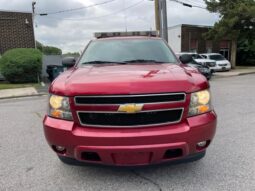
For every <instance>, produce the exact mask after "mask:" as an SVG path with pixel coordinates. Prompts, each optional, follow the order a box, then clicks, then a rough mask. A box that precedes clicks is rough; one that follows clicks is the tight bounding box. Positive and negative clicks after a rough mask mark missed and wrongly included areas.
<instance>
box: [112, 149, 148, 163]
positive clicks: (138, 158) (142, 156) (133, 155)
mask: <svg viewBox="0 0 255 191" xmlns="http://www.w3.org/2000/svg"><path fill="white" fill-rule="evenodd" d="M112 157H113V160H114V163H115V164H117V165H134V164H136V165H137V164H149V163H150V162H151V158H152V153H151V152H125V153H113V154H112Z"/></svg>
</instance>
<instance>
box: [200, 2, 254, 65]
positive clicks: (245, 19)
mask: <svg viewBox="0 0 255 191" xmlns="http://www.w3.org/2000/svg"><path fill="white" fill-rule="evenodd" d="M205 3H206V4H207V9H208V10H209V11H210V12H214V13H218V14H219V15H220V20H219V21H218V22H216V23H215V25H214V27H213V29H211V30H210V31H209V32H208V33H206V34H205V37H206V38H207V39H214V40H220V39H221V38H223V37H227V38H229V40H237V42H238V52H237V59H238V63H239V64H245V63H249V64H252V63H254V61H255V60H254V57H255V40H254V36H255V1H254V0H231V1H230V0H205Z"/></svg>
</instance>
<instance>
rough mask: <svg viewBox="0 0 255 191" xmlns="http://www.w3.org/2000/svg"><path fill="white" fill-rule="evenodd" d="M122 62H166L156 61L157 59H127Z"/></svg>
mask: <svg viewBox="0 0 255 191" xmlns="http://www.w3.org/2000/svg"><path fill="white" fill-rule="evenodd" d="M124 62H125V63H148V62H152V63H166V62H162V61H157V60H143V59H137V60H127V61H124Z"/></svg>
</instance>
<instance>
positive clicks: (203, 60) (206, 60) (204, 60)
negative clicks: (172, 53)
mask: <svg viewBox="0 0 255 191" xmlns="http://www.w3.org/2000/svg"><path fill="white" fill-rule="evenodd" d="M195 61H197V62H204V63H208V62H215V61H214V60H209V59H203V58H199V59H195Z"/></svg>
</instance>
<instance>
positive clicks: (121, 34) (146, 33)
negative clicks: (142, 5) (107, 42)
mask: <svg viewBox="0 0 255 191" xmlns="http://www.w3.org/2000/svg"><path fill="white" fill-rule="evenodd" d="M129 36H152V37H157V36H158V33H157V32H156V31H133V32H98V33H95V37H96V38H98V39H99V38H110V37H129Z"/></svg>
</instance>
